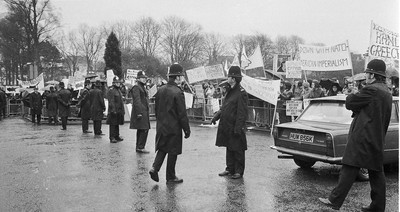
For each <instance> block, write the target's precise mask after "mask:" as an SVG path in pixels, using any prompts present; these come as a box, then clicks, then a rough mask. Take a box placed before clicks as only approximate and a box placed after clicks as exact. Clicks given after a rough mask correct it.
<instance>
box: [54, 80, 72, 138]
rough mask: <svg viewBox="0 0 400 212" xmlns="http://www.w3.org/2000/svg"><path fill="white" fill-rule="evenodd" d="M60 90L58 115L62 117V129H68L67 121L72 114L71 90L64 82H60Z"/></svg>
mask: <svg viewBox="0 0 400 212" xmlns="http://www.w3.org/2000/svg"><path fill="white" fill-rule="evenodd" d="M59 86H60V90H59V91H58V94H57V99H58V116H60V117H61V125H62V128H61V130H66V129H67V121H68V116H69V115H70V106H71V92H70V91H69V90H68V89H65V85H64V82H60V84H59Z"/></svg>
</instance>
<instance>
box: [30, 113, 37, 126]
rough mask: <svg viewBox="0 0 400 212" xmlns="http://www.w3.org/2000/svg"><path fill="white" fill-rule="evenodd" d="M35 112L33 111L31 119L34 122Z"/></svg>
mask: <svg viewBox="0 0 400 212" xmlns="http://www.w3.org/2000/svg"><path fill="white" fill-rule="evenodd" d="M35 115H36V114H35V113H33V112H32V113H31V121H32V123H35V122H36V119H35Z"/></svg>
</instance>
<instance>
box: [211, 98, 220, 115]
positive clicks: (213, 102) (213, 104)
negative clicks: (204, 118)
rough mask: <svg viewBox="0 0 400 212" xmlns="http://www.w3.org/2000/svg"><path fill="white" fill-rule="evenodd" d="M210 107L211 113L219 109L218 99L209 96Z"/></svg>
mask: <svg viewBox="0 0 400 212" xmlns="http://www.w3.org/2000/svg"><path fill="white" fill-rule="evenodd" d="M211 109H212V111H213V113H215V112H217V111H219V100H218V99H215V98H211Z"/></svg>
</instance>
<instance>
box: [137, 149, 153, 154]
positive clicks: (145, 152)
mask: <svg viewBox="0 0 400 212" xmlns="http://www.w3.org/2000/svg"><path fill="white" fill-rule="evenodd" d="M136 152H137V153H143V154H147V153H150V151H147V150H145V149H136Z"/></svg>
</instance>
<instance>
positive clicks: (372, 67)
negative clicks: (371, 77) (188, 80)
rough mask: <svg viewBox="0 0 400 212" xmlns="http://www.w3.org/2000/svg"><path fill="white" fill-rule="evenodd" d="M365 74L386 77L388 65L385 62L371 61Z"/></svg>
mask: <svg viewBox="0 0 400 212" xmlns="http://www.w3.org/2000/svg"><path fill="white" fill-rule="evenodd" d="M364 72H365V73H371V74H378V75H381V76H383V77H386V64H385V62H384V61H383V60H379V59H373V60H371V61H369V63H368V65H367V69H365V71H364Z"/></svg>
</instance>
